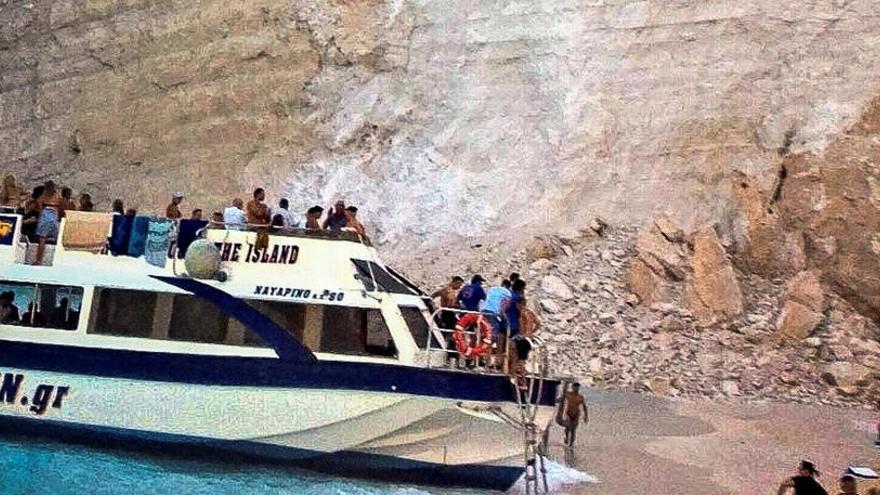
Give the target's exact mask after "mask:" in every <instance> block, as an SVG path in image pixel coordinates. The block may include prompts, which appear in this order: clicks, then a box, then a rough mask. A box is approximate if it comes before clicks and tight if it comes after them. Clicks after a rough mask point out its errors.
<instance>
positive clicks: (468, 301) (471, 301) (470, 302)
mask: <svg viewBox="0 0 880 495" xmlns="http://www.w3.org/2000/svg"><path fill="white" fill-rule="evenodd" d="M485 281H486V279H484V278H483V277H481V276H479V275H474V277H473V278H472V279H471V283H470V284H468V285H465V286H464V287H463V288H462V289H461V292H459V293H458V305H459V306H461V309H464V310H467V311H479V310H480V302H482V301H485V300H486V291H484V290H483V282H485Z"/></svg>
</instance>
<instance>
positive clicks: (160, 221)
mask: <svg viewBox="0 0 880 495" xmlns="http://www.w3.org/2000/svg"><path fill="white" fill-rule="evenodd" d="M172 227H174V222H173V221H171V220H168V219H167V218H154V219H152V220H150V223H149V226H148V227H147V239H146V242H145V243H144V259H145V260H146V261H147V263H149V264H151V265H153V266H158V267H159V268H165V263H167V262H168V247H169V246H170V245H171V239H170V234H171V229H172Z"/></svg>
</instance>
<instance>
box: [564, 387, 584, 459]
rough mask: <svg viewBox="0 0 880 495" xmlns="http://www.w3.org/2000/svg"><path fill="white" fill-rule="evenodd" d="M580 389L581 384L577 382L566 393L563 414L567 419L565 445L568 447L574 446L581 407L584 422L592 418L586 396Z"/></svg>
mask: <svg viewBox="0 0 880 495" xmlns="http://www.w3.org/2000/svg"><path fill="white" fill-rule="evenodd" d="M580 390H581V384H580V383H575V384H573V385H572V386H571V390H570V391H569V392H568V393H566V394H565V403H564V404H563V410H562V415H563V419H564V421H565V446H566V447H568V448H571V447H574V440H575V437H576V436H577V428H578V421H579V420H580V417H581V409H583V411H584V424H587V423H588V422H589V419H590V418H589V414H588V413H587V402H586V401H585V400H584V396H583V395H581V393H580Z"/></svg>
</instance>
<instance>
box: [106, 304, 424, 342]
mask: <svg viewBox="0 0 880 495" xmlns="http://www.w3.org/2000/svg"><path fill="white" fill-rule="evenodd" d="M247 303H248V304H249V305H250V306H251V307H253V308H254V309H256V310H257V311H259V312H260V313H262V314H263V315H265V316H267V317H268V318H269V319H271V320H272V321H274V322H275V323H277V324H278V326H280V327H282V328H284V329H285V330H287V332H288V333H289V334H290V335H291V336H293V337H294V338H295V339H297V340H298V341H299V342H301V343H302V344H303V345H305V346H306V347H308V348H309V349H311V350H312V351H313V352H326V353H331V354H354V355H364V356H384V357H393V356H396V355H397V348H396V347H395V346H394V340H393V339H392V337H391V332H390V331H389V329H388V325H387V324H386V323H385V318H383V316H382V312H381V311H379V310H378V309H363V308H351V307H341V306H324V305H317V304H310V305H305V304H295V303H288V302H281V301H260V300H253V299H252V300H248V301H247ZM92 307H93V308H94V309H93V311H92V321H90V322H89V332H90V333H96V334H103V335H117V336H123V337H141V338H152V339H163V340H177V341H184V342H200V343H208V344H226V345H238V346H255V347H265V344H264V343H263V341H262V340H261V339H260V338H259V337H258V336H257V335H256V334H254V333H253V332H252V331H251V330H250V329H248V328H246V327H245V326H244V325H242V324H241V323H240V322H239V321H238V320H236V319H234V318H230V317H229V315H227V314H226V313H225V312H223V311H222V310H221V309H220V308H217V307H216V306H214V305H213V304H211V303H210V302H208V301H206V300H204V299H201V298H199V297H196V296H192V295H187V294H170V293H156V292H147V291H138V290H127V289H108V288H103V289H96V290H95V294H94V302H93V306H92ZM412 309H415V310H417V308H412ZM419 316H421V315H420V314H419ZM423 325H424V323H423ZM424 332H425V335H427V330H426V329H425V331H424Z"/></svg>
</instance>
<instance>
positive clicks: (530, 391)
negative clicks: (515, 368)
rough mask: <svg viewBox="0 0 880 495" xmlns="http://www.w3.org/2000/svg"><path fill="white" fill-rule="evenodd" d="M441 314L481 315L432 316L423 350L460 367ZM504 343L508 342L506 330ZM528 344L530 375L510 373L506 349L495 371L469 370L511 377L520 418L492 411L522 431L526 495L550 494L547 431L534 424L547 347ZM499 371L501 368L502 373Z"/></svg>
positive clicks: (473, 334)
mask: <svg viewBox="0 0 880 495" xmlns="http://www.w3.org/2000/svg"><path fill="white" fill-rule="evenodd" d="M443 311H449V312H452V313H454V314H455V315H456V316H459V317H460V316H461V315H464V314H468V313H474V314H480V313H479V312H475V311H465V310H462V309H457V308H441V309H438V310H436V311H435V312H434V313H433V314H432V315H431V320H430V321H431V326H430V329H429V334H428V339H427V344H426V348H425V350H426V351H427V354H429V355H430V354H431V353H432V351H443V352H444V353H445V354H447V356H456V357H455V359H454V360H453V361H452V364H450V361H449V360H448V359H445V360H444V361H445V362H444V364H445V365H446V366H447V367H460V366H461V359H462V357H461V356H458V352H457V351H456V349H455V347H454V346H447V345H446V343H447V341H448V336H449V335H450V334H451V333H452V332H453V330H452V329H448V328H441V326H440V325H438V324H437V322H438V320H439V316H440V314H441V313H442V312H443ZM465 334H466V335H467V337H468V338H469V339H473V340H476V339H479V336H478V335H477V333H476V332H472V331H466V332H465ZM434 342H436V343H437V345H436V346H435V345H434ZM507 342H510V333H509V331H508V335H507ZM530 342H531V343H532V351H531V358H530V359H529V363H528V364H531V365H532V366H531V367H532V371H531V372H529V371H528V370H523V373H522V374H521V375H519V376H517V375H516V374H515V373H513V372H509V370H507V364H506V363H508V359H509V357H510V356H509V352H508V349H507V348H505V349H502V350H501V353H500V354H501V356H502V362H503V363H504V364H503V365H502V366H496V367H495V369H492V368H490V367H488V366H480V364H479V362H475V363H473V365H472V367H471V371H472V372H478V373H480V372H481V373H508V374H509V375H510V376H511V378H510V382H511V386H512V387H513V395H514V397H516V402H517V406H518V407H517V408H518V410H519V417H518V418H517V417H514V416H511V415H509V414H507V413H505V412H503V411H501V410H500V409H495V410H493V411H492V412H493V413H494V414H495V415H496V416H498V417H499V418H500V419H501V420H503V421H504V422H505V423H507V424H508V425H510V426H511V427H513V428H516V429H518V430H520V431H522V434H523V464H524V467H525V475H524V480H525V486H526V494H527V495H533V494H534V495H538V494H542V493H543V494H546V493H550V491H549V488H548V485H547V467H546V455H547V434H548V433H549V431H545V432H544V433H543V434H542V433H541V429H540V428H539V427H538V425H537V423H535V419H536V417H537V414H538V408H539V407H540V404H541V399H542V395H543V393H544V388H545V387H544V382H545V380H546V379H547V376H548V372H549V359H548V356H547V352H546V347H545V346H544V343H543V340H542V339H541V338H540V337H537V336H535V337H531V338H530ZM505 347H507V346H505ZM477 361H479V360H477ZM484 364H485V363H484ZM427 365H428V367H429V368H430V367H432V366H433V365H434V364H433V363H432V362H431V360H430V358H429V359H428V363H427ZM498 368H502V369H503V371H501V370H499V369H498Z"/></svg>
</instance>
